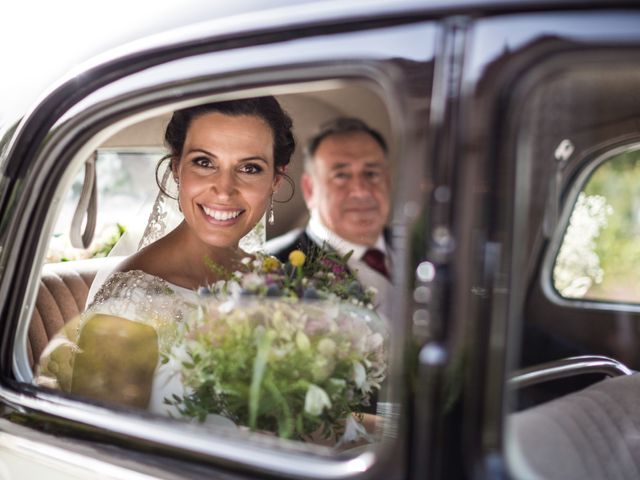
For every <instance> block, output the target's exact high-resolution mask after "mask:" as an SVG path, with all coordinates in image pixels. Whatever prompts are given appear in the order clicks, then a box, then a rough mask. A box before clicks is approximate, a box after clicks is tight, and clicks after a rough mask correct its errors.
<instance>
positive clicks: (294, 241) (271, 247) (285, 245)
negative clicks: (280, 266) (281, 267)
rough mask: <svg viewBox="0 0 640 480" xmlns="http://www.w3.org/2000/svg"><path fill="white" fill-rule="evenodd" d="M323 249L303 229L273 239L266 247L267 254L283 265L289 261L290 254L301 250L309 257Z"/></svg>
mask: <svg viewBox="0 0 640 480" xmlns="http://www.w3.org/2000/svg"><path fill="white" fill-rule="evenodd" d="M321 248H322V247H321V245H318V244H317V243H316V242H314V241H313V240H311V238H309V236H308V235H307V232H306V231H305V230H304V229H302V228H298V229H296V230H292V231H290V232H288V233H285V234H284V235H282V236H280V237H276V238H273V239H271V240H269V241H268V242H267V243H266V245H265V250H266V252H267V253H268V254H269V255H273V256H274V257H276V258H277V259H278V260H280V261H281V262H283V263H284V262H287V261H288V260H289V254H290V253H291V252H292V251H294V250H301V251H302V252H303V253H304V254H305V255H309V254H310V253H312V252H313V251H314V250H320V249H321Z"/></svg>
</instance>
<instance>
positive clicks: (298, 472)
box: [0, 1, 640, 479]
mask: <svg viewBox="0 0 640 480" xmlns="http://www.w3.org/2000/svg"><path fill="white" fill-rule="evenodd" d="M585 3H587V2H570V1H565V2H546V1H530V2H517V1H509V2H500V1H495V2H494V1H484V2H482V1H461V2H453V3H452V2H417V1H416V2H414V1H398V2H390V1H363V2H359V1H358V2H333V1H326V2H322V1H319V2H296V1H286V2H285V1H283V2H275V3H274V2H263V3H262V2H260V3H259V2H251V3H248V4H243V5H234V6H228V7H224V8H223V7H216V6H213V4H211V5H208V4H206V2H186V3H185V2H174V4H169V5H164V6H162V7H157V9H156V10H155V11H154V10H153V9H154V8H156V7H151V10H149V7H146V8H141V7H139V6H136V7H134V6H133V5H130V6H129V5H127V6H126V7H127V8H125V6H124V5H120V4H117V5H115V6H113V7H112V8H111V7H107V6H106V7H103V8H109V10H108V11H106V12H103V14H101V13H100V11H96V12H94V11H90V12H89V11H87V12H84V13H81V15H80V14H79V12H77V11H75V12H74V11H69V12H64V11H63V7H59V10H58V7H57V6H55V7H54V6H49V7H46V11H45V12H44V14H46V15H44V18H43V13H42V12H40V13H36V12H30V11H26V9H25V10H22V11H21V12H20V13H19V14H15V13H14V15H13V17H12V15H11V7H9V14H8V16H7V17H5V16H4V15H3V18H4V19H5V22H15V24H16V25H20V28H18V29H16V32H20V33H19V34H18V33H15V34H14V35H15V36H14V37H13V38H7V37H4V36H3V37H0V38H2V42H3V44H4V46H5V48H6V50H4V49H3V52H4V51H6V52H9V51H10V53H11V55H8V54H7V57H8V61H6V59H3V77H5V79H7V78H10V79H11V81H7V82H6V83H5V82H4V81H3V82H0V95H2V97H0V98H4V99H6V101H5V104H4V105H3V106H0V108H1V109H2V110H1V111H0V169H1V170H0V173H1V178H0V311H1V313H0V318H1V319H2V321H1V323H0V339H1V341H0V405H1V412H2V417H1V418H0V466H2V468H3V469H6V471H7V472H8V473H7V477H8V478H13V477H15V478H26V477H25V476H24V475H34V476H35V475H38V474H39V472H45V471H51V472H54V471H55V472H57V474H58V475H60V478H65V477H66V478H69V476H78V477H79V478H80V477H83V476H84V477H86V476H89V475H91V476H94V475H96V474H100V475H102V476H104V477H105V478H138V477H139V478H148V477H158V478H183V477H193V478H261V477H264V478H318V479H329V478H332V479H337V478H549V475H550V474H549V472H556V473H557V477H558V478H586V477H585V475H588V476H591V477H592V478H609V477H611V478H623V477H624V478H633V477H634V472H635V473H636V474H638V472H640V449H639V447H638V438H640V436H637V432H638V427H637V426H636V425H638V418H639V417H640V409H638V408H637V407H636V408H635V409H634V408H633V407H632V405H633V401H632V399H633V398H634V392H638V390H637V387H635V390H634V388H633V385H631V386H630V387H628V388H627V387H624V386H623V387H620V388H619V387H617V385H621V382H620V380H623V381H625V382H628V381H631V383H633V382H637V380H635V378H634V375H633V374H632V373H633V370H635V369H637V368H638V367H639V366H640V355H639V353H638V352H639V351H640V350H639V349H638V348H637V345H638V342H637V340H638V338H639V337H640V329H639V328H638V321H639V320H640V318H639V317H640V308H639V307H638V304H639V303H640V302H639V299H638V298H636V299H634V298H633V295H632V293H633V292H632V293H631V294H630V295H631V296H630V297H629V296H628V297H624V298H622V297H616V296H607V295H608V294H607V293H606V292H605V293H598V294H594V295H595V296H591V297H589V295H588V294H585V293H584V292H582V290H580V292H581V293H577V294H576V293H562V291H565V292H574V290H571V289H569V290H562V288H561V287H559V286H558V283H557V281H556V280H554V278H557V277H554V276H553V275H554V271H556V270H555V269H556V266H557V258H558V256H559V255H560V254H559V251H560V249H561V245H562V244H563V238H565V232H566V231H568V230H567V229H568V225H570V219H571V215H572V212H573V210H574V205H577V204H578V203H577V202H579V200H578V198H579V194H580V192H581V191H583V190H584V189H585V184H587V183H588V181H589V179H590V178H592V177H593V175H594V172H595V171H596V170H597V169H598V168H599V166H600V165H604V164H605V163H606V161H607V160H609V159H611V158H613V157H617V156H619V155H622V154H628V155H634V154H635V153H634V152H636V151H637V150H638V145H639V143H638V141H639V139H640V94H639V93H638V92H640V67H638V65H640V63H639V62H638V60H639V59H640V28H638V26H640V8H638V7H639V6H638V5H637V4H636V3H634V2H589V3H588V4H585ZM129 7H130V8H129ZM6 8H7V7H6V6H5V7H2V10H4V9H6ZM34 8H35V7H34ZM37 8H40V7H37ZM54 14H55V15H54ZM75 14H78V15H75ZM31 15H38V16H39V18H41V21H39V22H38V24H37V25H38V28H37V32H34V31H33V30H32V29H30V28H29V25H28V20H29V18H30V17H31ZM48 15H51V17H50V18H49V17H48ZM116 25H118V26H119V28H116V27H115V26H116ZM59 32H64V35H65V36H64V38H63V37H59V36H58V35H61V34H60V33H59ZM34 38H37V42H41V43H40V44H39V45H38V44H37V43H34ZM48 38H50V39H51V40H50V41H48V40H47V39H48ZM23 44H24V45H27V44H28V45H29V47H28V48H25V49H24V51H25V52H26V54H27V55H29V56H27V57H25V56H24V55H21V54H20V52H21V50H22V46H23ZM33 45H36V46H35V47H34V46H33ZM52 50H53V51H52ZM4 55H5V54H4V53H3V56H4ZM52 57H53V58H52ZM12 62H13V63H12ZM25 65H28V66H29V69H28V72H29V73H26V74H25V71H27V70H26V67H25ZM247 92H249V93H252V92H254V93H255V92H258V93H265V92H266V93H272V94H275V95H281V96H283V97H284V98H291V99H292V100H290V105H291V106H292V107H293V109H294V110H295V106H296V105H302V107H300V108H299V110H300V111H304V108H303V107H304V106H305V105H325V106H326V105H332V108H335V109H337V111H340V109H342V111H343V112H344V113H350V114H355V115H359V116H367V115H370V116H371V118H372V119H373V121H374V123H376V122H377V124H379V126H380V128H381V129H382V130H386V131H385V133H386V134H387V135H388V136H389V137H390V138H391V142H390V144H391V150H392V157H393V165H394V185H393V190H394V199H393V202H394V210H393V214H392V218H391V220H390V226H391V231H392V234H393V237H394V248H395V249H396V254H397V258H398V259H399V260H398V261H397V262H396V264H395V265H394V268H395V271H394V278H395V286H394V288H395V291H394V296H393V302H394V303H393V312H394V316H395V317H394V319H393V332H394V335H395V337H394V341H393V348H392V351H393V355H394V357H393V358H394V361H393V363H392V373H391V375H390V382H391V389H392V390H393V393H392V400H393V404H394V405H395V406H396V407H395V408H396V410H395V411H394V414H393V415H392V418H393V420H392V422H393V429H392V430H393V434H390V435H389V438H387V439H385V441H384V442H383V443H382V444H381V445H380V446H379V448H375V449H373V450H364V451H363V452H362V453H359V454H355V453H354V454H353V455H350V456H349V455H346V456H345V455H342V456H341V455H328V454H326V452H324V453H318V452H314V451H309V450H308V449H305V448H296V447H294V446H290V445H289V446H287V445H281V444H278V443H277V442H275V443H272V442H261V441H259V440H255V439H251V438H248V437H246V436H242V435H241V436H233V435H230V436H226V435H221V434H216V433H215V432H214V433H211V432H209V431H208V430H203V429H201V428H198V427H197V426H191V425H186V426H185V425H183V426H180V427H176V423H175V422H173V421H170V420H167V419H158V418H155V417H153V416H151V415H148V414H145V413H140V412H132V411H129V410H126V409H123V408H117V407H110V406H105V405H100V404H95V403H91V402H86V401H83V400H82V399H78V398H74V397H72V396H66V395H61V394H57V393H53V392H51V391H47V390H44V389H40V388H37V387H35V386H33V385H32V384H31V383H30V378H29V377H30V375H31V372H30V368H31V367H32V365H29V363H28V361H27V360H26V359H27V350H28V348H30V347H28V339H29V338H30V337H29V336H30V335H31V333H30V330H29V328H30V327H29V325H30V320H31V317H32V315H33V312H34V308H35V307H34V306H35V305H36V303H37V302H36V299H37V297H38V292H39V288H42V287H40V283H39V281H40V278H41V271H42V263H43V257H44V251H45V249H46V245H47V243H48V235H49V234H50V232H51V224H52V220H51V215H52V214H51V211H52V205H54V206H55V205H56V204H57V202H58V201H59V198H60V195H61V188H62V187H61V186H64V185H67V184H68V177H69V175H70V173H69V172H70V171H71V166H74V167H78V166H79V165H81V161H80V160H78V159H79V158H80V157H82V156H83V155H84V156H87V154H88V153H90V152H91V151H92V150H94V149H96V148H98V147H99V146H100V145H101V142H103V141H104V140H105V139H106V138H108V136H109V135H110V134H111V133H112V132H113V131H115V130H118V129H124V128H126V127H128V126H130V125H132V124H134V123H135V122H141V121H143V120H145V119H149V118H151V117H153V116H154V115H159V114H166V112H168V111H169V110H170V109H171V108H174V107H175V106H179V105H183V104H188V102H193V101H197V100H201V101H204V100H205V99H209V98H218V97H220V98H222V97H225V96H227V97H228V96H233V95H238V94H240V93H241V94H242V95H246V94H247ZM351 92H355V93H354V94H353V95H352V94H351ZM374 97H375V98H376V99H377V100H376V102H377V103H376V102H373V103H368V100H367V99H371V98H374ZM225 98H226V97H225ZM300 99H302V100H305V101H307V102H310V103H296V102H302V100H300ZM363 99H364V100H363ZM348 100H350V101H348ZM313 102H316V103H313ZM364 103H367V104H364ZM381 110H384V111H383V112H382V113H381ZM300 117H301V118H302V115H300ZM294 121H295V115H294ZM301 125H304V121H303V120H301ZM308 126H309V128H310V127H311V125H308ZM625 158H626V157H625ZM633 158H635V157H633ZM632 160H633V159H632ZM634 161H635V160H634ZM632 163H633V162H632ZM633 165H635V164H633ZM633 165H632V166H633ZM625 168H626V167H625ZM629 168H630V169H631V168H632V167H629ZM625 172H626V170H625ZM625 176H627V173H624V175H623V177H625ZM616 178H617V177H616ZM590 188H591V187H590ZM630 188H632V186H631V187H630ZM587 190H588V192H587V193H588V194H589V195H592V194H591V193H589V192H591V190H589V189H587ZM613 190H614V191H615V190H616V189H615V188H614V189H613ZM619 191H622V190H621V189H619ZM593 195H595V194H593ZM638 205H640V203H638ZM282 208H292V209H296V208H297V209H298V211H297V212H289V211H287V210H283V212H287V213H286V214H284V217H285V218H287V219H290V220H289V221H288V223H287V222H285V223H283V224H281V226H280V228H281V229H283V230H286V229H288V228H290V227H292V226H295V225H296V222H297V221H298V220H299V218H298V217H299V216H300V214H301V212H300V209H301V208H302V204H301V203H297V204H296V203H294V204H293V206H292V207H282ZM608 218H610V217H608ZM599 228H604V227H599ZM638 231H640V230H638ZM275 233H280V232H274V234H275ZM577 235H578V238H579V237H580V236H581V235H583V236H584V235H586V234H585V233H584V232H583V233H581V232H578V234H577ZM594 235H595V236H594V237H593V238H594V239H596V238H597V234H594ZM594 241H595V240H594ZM625 245H626V244H625ZM585 248H586V247H585ZM589 248H591V250H589V252H591V253H592V252H593V251H595V250H594V249H595V247H593V248H592V247H589ZM598 248H599V247H598ZM611 248H613V249H616V248H618V247H611ZM625 248H627V247H625ZM628 248H631V247H628ZM624 252H632V250H624ZM596 253H597V252H596ZM603 255H604V254H602V253H600V257H599V258H601V259H602V258H603ZM625 255H629V256H627V257H623V258H618V259H617V260H615V263H617V264H620V263H623V264H624V263H629V264H631V265H633V264H634V262H635V258H632V257H633V254H632V253H625ZM578 263H579V262H578ZM558 275H559V274H558ZM593 275H594V276H593V278H596V277H598V278H599V276H598V275H597V272H596V274H593ZM605 275H606V273H605ZM600 276H602V275H600ZM580 278H583V277H580ZM598 278H596V280H593V279H592V277H589V276H588V275H587V276H586V277H584V281H585V282H587V283H589V282H592V283H594V284H595V283H598V282H597V280H598ZM625 278H626V277H625ZM578 280H579V279H578ZM554 282H556V283H554ZM624 282H627V283H628V284H629V285H630V288H629V289H628V290H634V289H635V290H637V289H638V286H639V285H640V283H637V284H634V283H633V280H624V281H623V283H624ZM578 283H579V282H578ZM576 285H577V284H576ZM589 285H591V283H589ZM629 285H628V286H629ZM574 286H575V285H574ZM576 288H577V287H576ZM589 288H591V287H589ZM617 288H618V287H617ZM619 288H622V287H619ZM625 292H626V290H625ZM53 295H54V296H55V292H54V294H53ZM585 295H586V296H585ZM625 295H626V293H625ZM621 298H622V299H621ZM576 356H578V357H580V359H579V360H569V361H567V360H565V359H566V358H567V357H576ZM32 361H33V359H32ZM550 362H551V363H550ZM619 362H620V363H619ZM622 364H624V365H626V367H628V368H625V366H624V365H622ZM525 369H528V370H526V371H525ZM525 373H526V374H527V375H529V377H523V375H524V374H525ZM583 373H586V374H587V375H583ZM603 373H604V374H606V375H609V376H619V377H620V378H616V379H606V380H604V381H602V382H600V380H601V375H602V374H603ZM532 374H533V376H534V377H535V378H534V379H533V380H531V377H530V376H531V375H532ZM536 375H537V376H536ZM627 377H628V378H627ZM527 378H528V380H527ZM558 378H560V380H558ZM553 379H555V380H554V381H550V380H553ZM594 382H599V384H598V385H599V386H598V388H602V391H603V392H604V393H602V398H605V397H606V398H608V399H609V400H606V401H605V400H603V402H605V403H606V402H611V403H610V404H609V403H607V404H605V403H603V404H602V406H601V410H590V409H591V408H595V407H590V406H584V405H585V404H588V403H589V402H591V403H593V402H592V401H591V400H589V401H587V400H585V401H582V400H581V399H582V398H583V397H576V396H575V395H580V394H579V393H575V392H576V391H578V390H580V389H582V388H584V387H586V386H587V385H590V384H592V383H594ZM611 382H616V383H615V387H614V388H613V390H615V392H618V393H611V390H610V389H608V385H610V384H611ZM589 398H591V397H589ZM598 398H601V397H598ZM576 399H577V400H576ZM550 401H556V402H560V403H555V404H553V405H556V406H558V407H557V408H558V409H559V411H561V412H566V411H567V408H568V411H569V412H576V413H575V416H574V417H571V418H572V420H571V421H572V422H573V426H572V427H571V428H569V427H567V430H566V432H567V433H566V434H567V440H566V442H567V443H566V444H563V445H565V447H566V445H569V444H570V443H571V441H572V440H573V441H574V446H573V447H566V450H562V448H560V447H558V448H557V449H556V448H555V446H554V444H553V443H552V440H550V439H548V438H546V437H545V432H551V430H550V429H546V430H545V428H543V427H540V425H542V422H540V421H536V420H533V422H534V423H535V424H536V425H537V426H539V427H540V428H538V429H537V430H536V429H533V428H532V427H531V425H532V423H531V420H528V418H529V417H527V416H526V415H525V414H530V413H535V415H540V416H539V417H535V418H536V419H540V418H543V419H549V421H550V422H551V423H556V424H560V423H562V422H558V421H556V420H553V419H555V418H556V417H554V416H552V414H551V413H548V410H544V409H542V410H540V408H543V407H544V406H545V405H549V403H548V402H550ZM595 403H597V402H595ZM567 405H569V407H567ZM575 405H579V406H575ZM580 405H581V406H580ZM630 405H631V406H630ZM534 408H535V409H538V410H535V411H533V410H531V409H534ZM552 408H553V407H552ZM580 408H584V409H586V410H585V411H586V413H584V414H579V410H580ZM612 411H615V412H617V413H616V414H615V415H614V414H611V417H609V416H608V415H609V414H608V413H606V412H612ZM603 412H604V413H603ZM562 415H569V414H568V413H562ZM562 418H565V417H562ZM594 418H595V420H594ZM589 419H590V420H589ZM519 425H520V427H518V426H519ZM512 426H513V428H512ZM518 428H520V430H518ZM513 429H515V431H514V430H513ZM523 430H524V433H523ZM534 430H535V432H533V431H534ZM528 431H531V432H533V433H531V436H532V438H529V439H527V438H523V436H524V437H527V432H528ZM572 432H573V433H572ZM576 432H577V433H576ZM612 432H614V433H612ZM615 432H617V433H615ZM534 433H535V435H534ZM634 434H635V436H634ZM554 435H555V437H554ZM572 435H574V436H572ZM533 436H535V438H533ZM551 438H558V437H557V432H555V433H553V434H552V435H551ZM549 442H551V443H549ZM545 445H546V446H547V448H545ZM576 452H581V453H580V455H582V456H580V455H577V454H576ZM603 452H606V454H605V453H603ZM563 456H564V458H565V460H566V461H564V462H563V461H562V459H563ZM558 457H559V458H558ZM541 465H542V466H541ZM540 469H542V470H540ZM584 472H587V473H586V474H585V473H584ZM20 475H23V476H22V477H20Z"/></svg>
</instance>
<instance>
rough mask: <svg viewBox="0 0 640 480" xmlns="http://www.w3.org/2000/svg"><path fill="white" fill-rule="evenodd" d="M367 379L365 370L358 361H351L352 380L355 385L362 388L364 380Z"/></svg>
mask: <svg viewBox="0 0 640 480" xmlns="http://www.w3.org/2000/svg"><path fill="white" fill-rule="evenodd" d="M366 380H367V371H366V370H365V369H364V366H363V365H362V364H361V363H360V362H356V361H354V362H353V381H354V382H355V384H356V387H358V388H360V389H362V387H363V386H364V383H365V381H366Z"/></svg>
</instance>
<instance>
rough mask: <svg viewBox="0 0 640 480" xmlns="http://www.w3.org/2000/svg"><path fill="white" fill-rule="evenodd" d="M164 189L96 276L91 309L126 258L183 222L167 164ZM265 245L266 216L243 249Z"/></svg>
mask: <svg viewBox="0 0 640 480" xmlns="http://www.w3.org/2000/svg"><path fill="white" fill-rule="evenodd" d="M161 185H162V188H158V190H157V194H156V197H155V200H154V202H153V206H152V207H151V212H150V213H148V214H147V213H146V212H142V213H141V214H140V215H139V217H140V221H136V222H134V224H133V225H130V226H127V230H126V232H125V233H124V234H123V235H122V237H121V238H120V240H118V242H117V243H116V245H115V246H114V247H113V249H112V250H111V252H110V253H109V255H108V256H109V257H112V258H113V262H108V264H107V266H105V267H104V268H101V269H100V270H99V271H98V273H97V274H96V276H95V278H94V280H93V283H92V284H91V288H90V290H89V295H88V297H87V305H89V304H90V303H91V302H92V301H93V298H94V296H95V294H96V293H97V292H98V290H99V289H100V287H101V286H102V284H103V283H104V282H105V280H106V279H107V277H108V276H109V275H110V274H111V272H112V271H113V270H114V269H115V268H116V266H117V265H118V263H120V261H121V260H122V259H123V258H124V257H126V256H128V255H131V254H133V253H135V252H137V251H138V250H140V249H142V248H144V247H146V246H147V245H149V244H151V243H153V242H155V241H156V240H158V239H160V238H162V237H163V236H164V235H166V234H167V233H169V232H170V231H171V230H173V229H174V228H176V227H177V226H178V225H179V224H180V222H181V221H182V220H183V218H184V217H183V216H182V213H181V212H180V210H179V208H178V202H177V201H176V200H175V198H177V193H178V189H177V185H176V183H175V181H174V179H173V175H171V168H170V162H166V166H165V167H164V171H163V172H162V179H161ZM165 192H166V193H165ZM167 194H168V195H170V196H168V195H167ZM171 197H173V198H171ZM145 215H148V217H147V219H146V222H145V221H144V217H145ZM265 241H266V228H265V216H264V215H263V217H262V219H261V220H260V221H259V222H258V223H257V224H256V225H255V226H254V227H253V229H252V230H251V231H250V232H249V233H248V234H247V235H245V236H244V237H243V238H242V239H241V240H240V248H242V249H243V250H244V251H245V252H248V253H253V252H257V251H260V250H264V244H265Z"/></svg>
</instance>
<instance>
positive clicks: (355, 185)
mask: <svg viewBox="0 0 640 480" xmlns="http://www.w3.org/2000/svg"><path fill="white" fill-rule="evenodd" d="M349 195H351V196H352V197H369V196H371V184H370V182H369V181H368V180H367V179H366V178H365V177H364V176H363V175H354V176H353V177H352V178H351V182H350V184H349Z"/></svg>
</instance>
